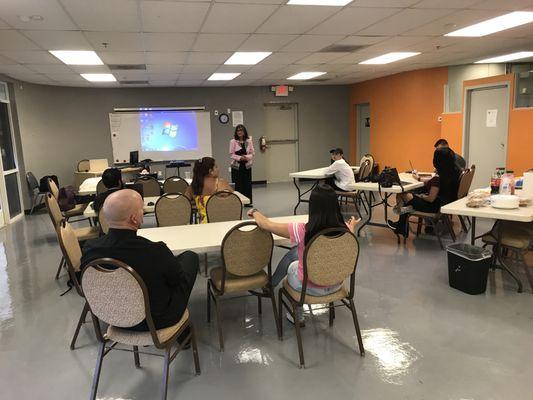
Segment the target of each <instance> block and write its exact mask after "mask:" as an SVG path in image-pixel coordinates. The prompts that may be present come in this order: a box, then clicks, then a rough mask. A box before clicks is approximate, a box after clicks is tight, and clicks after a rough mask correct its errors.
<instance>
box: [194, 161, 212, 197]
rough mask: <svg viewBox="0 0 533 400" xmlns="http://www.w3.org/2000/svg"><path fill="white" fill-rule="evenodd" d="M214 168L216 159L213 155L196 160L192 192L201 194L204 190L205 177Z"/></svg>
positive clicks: (196, 194)
mask: <svg viewBox="0 0 533 400" xmlns="http://www.w3.org/2000/svg"><path fill="white" fill-rule="evenodd" d="M213 168H215V159H214V158H212V157H204V158H201V159H199V160H196V161H195V163H194V167H193V170H192V183H191V189H192V193H193V194H194V195H195V196H200V195H201V194H202V192H203V191H204V178H205V177H206V176H207V175H209V171H210V170H212V169H213Z"/></svg>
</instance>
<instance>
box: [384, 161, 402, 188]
mask: <svg viewBox="0 0 533 400" xmlns="http://www.w3.org/2000/svg"><path fill="white" fill-rule="evenodd" d="M378 184H379V186H380V187H384V188H390V187H392V185H394V184H397V185H399V186H400V187H401V188H402V192H403V186H402V182H401V181H400V176H399V175H398V170H397V169H396V168H393V167H385V168H383V171H381V173H380V174H379V177H378Z"/></svg>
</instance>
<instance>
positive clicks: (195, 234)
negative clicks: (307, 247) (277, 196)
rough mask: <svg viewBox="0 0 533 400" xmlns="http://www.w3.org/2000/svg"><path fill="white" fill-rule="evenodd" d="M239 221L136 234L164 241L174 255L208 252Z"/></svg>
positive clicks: (289, 218) (303, 219) (301, 218)
mask: <svg viewBox="0 0 533 400" xmlns="http://www.w3.org/2000/svg"><path fill="white" fill-rule="evenodd" d="M307 219H308V216H307V215H290V216H287V217H274V218H271V220H272V221H275V222H307ZM241 222H245V221H243V220H239V221H227V222H212V223H208V224H194V225H181V226H167V227H159V228H146V229H139V230H138V231H137V235H139V236H142V237H145V238H146V239H149V240H151V241H153V242H163V243H165V244H166V245H167V246H168V248H169V249H170V250H171V251H172V253H173V254H174V255H178V254H180V253H182V252H184V251H186V250H191V251H195V252H198V253H208V252H213V251H217V250H219V249H220V246H221V245H222V240H223V239H224V236H226V233H228V231H229V230H230V229H231V228H233V227H234V226H235V225H238V224H240V223H241ZM273 237H274V244H276V245H282V244H287V241H288V239H286V238H283V237H281V236H277V235H273Z"/></svg>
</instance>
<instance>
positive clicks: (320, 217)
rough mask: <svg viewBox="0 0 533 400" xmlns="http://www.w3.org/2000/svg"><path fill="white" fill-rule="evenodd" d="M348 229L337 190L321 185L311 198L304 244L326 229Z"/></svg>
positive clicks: (314, 190) (312, 193)
mask: <svg viewBox="0 0 533 400" xmlns="http://www.w3.org/2000/svg"><path fill="white" fill-rule="evenodd" d="M336 227H346V224H345V223H344V219H343V217H342V214H341V209H340V207H339V202H338V201H337V195H336V194H335V190H333V188H332V187H331V186H329V185H326V184H324V183H321V184H319V185H318V186H317V187H316V188H314V189H313V191H312V192H311V196H310V197H309V222H308V223H307V224H306V226H305V238H304V243H305V244H307V243H308V242H309V241H310V240H311V238H312V237H313V236H314V235H316V234H317V233H318V232H320V231H321V230H322V229H326V228H336Z"/></svg>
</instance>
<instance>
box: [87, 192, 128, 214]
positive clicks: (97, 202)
mask: <svg viewBox="0 0 533 400" xmlns="http://www.w3.org/2000/svg"><path fill="white" fill-rule="evenodd" d="M120 189H122V188H112V189H108V190H106V191H105V192H102V193H100V194H99V195H97V196H96V198H95V199H94V202H93V210H94V211H96V214H98V211H100V209H101V208H102V206H103V205H104V201H105V199H107V196H109V195H110V194H111V193H114V192H116V191H117V190H120Z"/></svg>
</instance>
